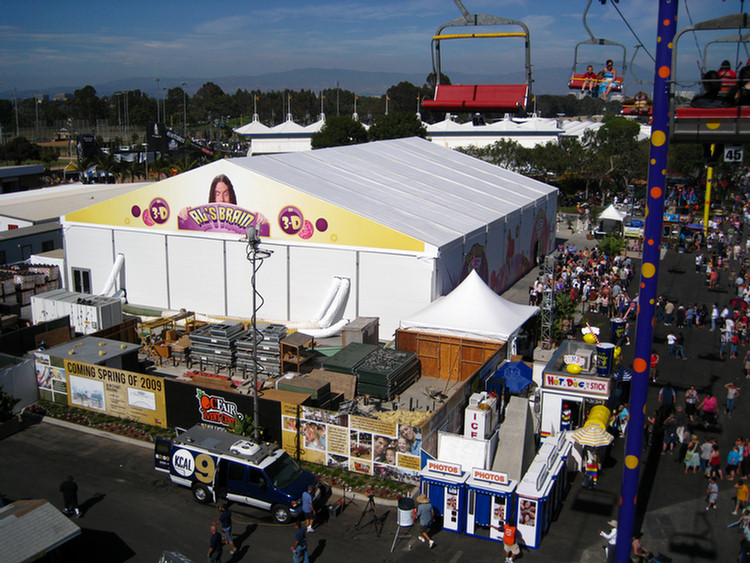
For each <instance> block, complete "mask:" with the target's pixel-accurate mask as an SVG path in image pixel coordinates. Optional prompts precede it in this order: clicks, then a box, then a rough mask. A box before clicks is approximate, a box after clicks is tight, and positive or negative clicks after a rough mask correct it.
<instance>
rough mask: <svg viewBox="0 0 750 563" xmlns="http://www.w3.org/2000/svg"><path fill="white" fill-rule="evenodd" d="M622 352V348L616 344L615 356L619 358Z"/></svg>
mask: <svg viewBox="0 0 750 563" xmlns="http://www.w3.org/2000/svg"><path fill="white" fill-rule="evenodd" d="M620 354H622V348H620V347H619V346H615V358H619V357H620Z"/></svg>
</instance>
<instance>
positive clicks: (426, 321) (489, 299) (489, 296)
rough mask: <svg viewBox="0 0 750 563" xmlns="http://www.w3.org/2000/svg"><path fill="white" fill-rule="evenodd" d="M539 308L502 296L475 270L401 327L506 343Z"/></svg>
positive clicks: (405, 321)
mask: <svg viewBox="0 0 750 563" xmlns="http://www.w3.org/2000/svg"><path fill="white" fill-rule="evenodd" d="M538 311H539V308H538V307H531V306H529V305H518V304H517V303H512V302H511V301H508V300H507V299H504V298H502V297H500V296H499V295H498V294H497V293H495V292H494V291H492V289H490V287H489V286H488V285H487V284H486V283H484V281H483V280H482V278H480V277H479V274H477V273H476V271H474V270H472V271H471V273H470V274H469V275H468V276H466V279H465V280H464V281H462V282H461V284H460V285H459V286H458V287H456V289H454V290H453V291H451V292H450V293H449V294H448V295H445V296H443V297H439V298H438V299H436V300H435V301H433V302H432V303H430V304H429V305H428V306H427V307H425V308H424V309H422V310H421V311H419V312H418V313H416V314H415V315H413V316H412V317H411V318H409V319H406V320H403V321H401V322H400V323H399V326H400V328H402V329H406V330H419V331H425V332H433V333H438V334H449V335H451V336H460V337H465V338H476V339H479V340H498V341H501V342H507V341H508V340H509V339H510V337H511V336H512V335H513V333H514V332H516V331H517V330H518V329H519V328H521V326H522V325H523V323H525V322H526V321H527V320H528V319H529V318H531V317H532V316H533V315H535V314H536V313H537V312H538Z"/></svg>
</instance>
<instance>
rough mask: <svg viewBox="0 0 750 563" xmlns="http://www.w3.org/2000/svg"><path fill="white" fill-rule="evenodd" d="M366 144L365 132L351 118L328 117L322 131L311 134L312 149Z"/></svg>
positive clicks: (359, 124) (357, 122)
mask: <svg viewBox="0 0 750 563" xmlns="http://www.w3.org/2000/svg"><path fill="white" fill-rule="evenodd" d="M366 142H367V131H366V130H365V128H364V126H363V125H362V124H361V123H360V122H359V121H356V120H354V119H352V118H351V117H345V116H341V117H328V118H326V122H325V125H323V127H322V129H321V130H320V131H319V132H318V133H315V134H313V136H312V139H311V143H312V148H314V149H322V148H325V147H339V146H343V145H358V144H360V143H366Z"/></svg>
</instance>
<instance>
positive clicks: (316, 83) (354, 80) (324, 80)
mask: <svg viewBox="0 0 750 563" xmlns="http://www.w3.org/2000/svg"><path fill="white" fill-rule="evenodd" d="M651 72H653V71H651ZM636 73H637V76H639V77H647V76H649V71H648V70H646V69H643V68H638V69H636ZM448 76H449V77H450V79H451V81H452V82H453V83H454V84H477V83H478V84H492V83H495V84H518V83H520V82H523V80H524V78H523V73H522V72H515V73H506V74H502V75H485V76H477V75H474V74H462V73H456V72H453V73H448ZM426 77H427V73H424V74H408V73H398V72H368V71H360V70H347V69H331V68H305V69H299V70H291V71H285V72H272V73H267V74H260V75H256V76H225V77H213V78H196V77H180V78H160V82H159V85H160V87H162V88H175V87H178V86H180V85H181V84H182V83H183V82H186V83H187V86H186V87H185V90H186V91H187V93H188V95H191V96H192V95H193V94H195V92H196V91H197V90H198V88H200V87H201V86H202V85H203V84H205V83H206V82H213V83H214V84H217V85H218V86H219V87H220V88H221V89H222V90H223V91H224V92H225V93H227V94H234V93H235V92H236V91H237V90H238V89H240V90H261V91H263V92H268V91H273V90H276V91H282V90H287V89H288V90H312V91H313V92H319V91H321V90H324V89H331V88H336V85H337V84H338V85H339V86H340V87H341V88H342V89H345V90H349V91H351V92H354V93H356V94H358V95H360V96H382V95H384V94H385V92H386V90H387V89H388V88H389V87H390V86H395V85H396V84H398V83H399V82H411V83H412V84H414V85H415V86H421V85H423V84H424V83H425V78H426ZM568 79H569V69H561V68H547V69H540V68H535V69H534V71H533V80H534V84H533V88H532V89H533V92H534V94H536V95H541V94H549V95H565V94H567V93H568V92H569V90H568ZM87 85H89V84H79V85H61V86H56V87H52V88H44V89H38V90H36V94H44V95H48V96H49V97H50V98H54V96H56V95H57V94H60V93H64V94H72V93H73V92H74V91H75V90H78V89H80V88H83V87H84V86H87ZM90 85H91V86H93V87H94V89H95V90H96V93H97V95H98V96H99V97H102V96H111V95H112V94H114V93H115V92H118V91H125V90H136V89H137V90H141V91H142V92H144V93H145V94H146V95H148V96H152V97H155V96H156V83H155V82H154V78H144V77H140V78H123V79H121V80H115V81H110V82H102V83H90ZM626 88H627V81H626ZM631 89H632V92H630V90H631ZM637 89H638V88H636V87H631V88H628V93H629V94H631V95H632V94H634V93H635V91H636V90H637ZM4 94H5V95H4V96H2V97H4V98H6V99H7V98H8V97H9V95H8V94H7V92H6V93H4ZM33 96H34V91H33V90H18V97H19V98H21V99H23V98H31V97H33Z"/></svg>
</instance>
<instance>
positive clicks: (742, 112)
mask: <svg viewBox="0 0 750 563" xmlns="http://www.w3.org/2000/svg"><path fill="white" fill-rule="evenodd" d="M672 140H673V141H674V142H683V143H685V142H692V143H743V142H744V143H748V142H750V106H742V107H728V108H694V107H682V108H676V109H675V114H674V120H673V122H672Z"/></svg>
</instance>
